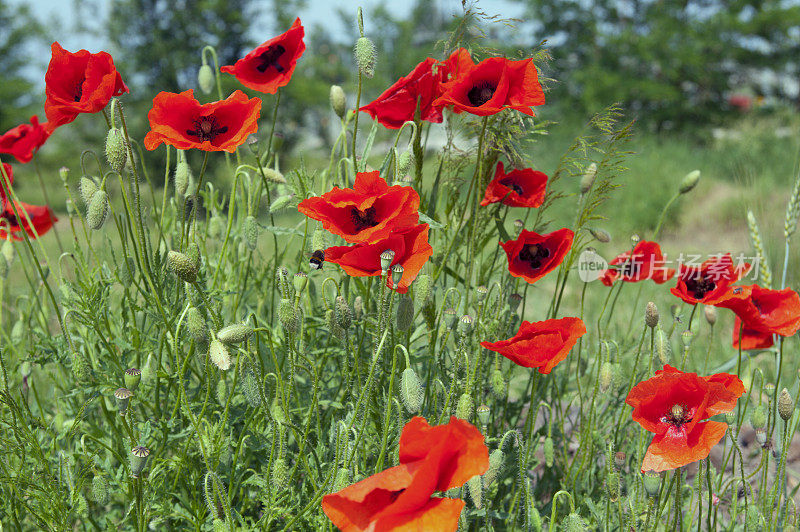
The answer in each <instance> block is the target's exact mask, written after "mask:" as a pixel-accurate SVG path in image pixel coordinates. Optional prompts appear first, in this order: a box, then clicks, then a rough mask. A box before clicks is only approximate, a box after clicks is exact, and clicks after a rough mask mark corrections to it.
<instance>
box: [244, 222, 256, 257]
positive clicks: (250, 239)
mask: <svg viewBox="0 0 800 532" xmlns="http://www.w3.org/2000/svg"><path fill="white" fill-rule="evenodd" d="M242 233H243V234H244V242H245V244H247V247H249V248H250V249H251V250H255V249H256V246H258V222H257V221H256V219H255V217H254V216H248V217H247V218H245V219H244V222H243V223H242Z"/></svg>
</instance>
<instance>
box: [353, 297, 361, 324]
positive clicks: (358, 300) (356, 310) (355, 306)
mask: <svg viewBox="0 0 800 532" xmlns="http://www.w3.org/2000/svg"><path fill="white" fill-rule="evenodd" d="M353 313H354V314H355V318H356V319H357V320H361V319H362V318H363V317H364V298H362V297H361V296H356V298H355V300H354V301H353Z"/></svg>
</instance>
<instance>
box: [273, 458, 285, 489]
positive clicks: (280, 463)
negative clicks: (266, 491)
mask: <svg viewBox="0 0 800 532" xmlns="http://www.w3.org/2000/svg"><path fill="white" fill-rule="evenodd" d="M269 480H270V483H271V484H272V485H273V486H275V487H276V488H277V489H278V490H282V489H286V488H287V487H288V486H289V466H288V465H287V464H286V460H284V459H283V458H277V459H276V460H275V461H274V462H273V463H272V474H271V475H270V479H269Z"/></svg>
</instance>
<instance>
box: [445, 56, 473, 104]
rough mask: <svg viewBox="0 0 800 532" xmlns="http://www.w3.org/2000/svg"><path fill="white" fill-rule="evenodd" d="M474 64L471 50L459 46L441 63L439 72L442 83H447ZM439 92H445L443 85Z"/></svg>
mask: <svg viewBox="0 0 800 532" xmlns="http://www.w3.org/2000/svg"><path fill="white" fill-rule="evenodd" d="M474 66H475V61H473V60H472V56H470V55H469V51H467V49H466V48H459V49H458V50H456V51H455V52H453V53H452V54H450V57H448V58H447V59H445V60H444V61H443V62H441V63H440V64H439V68H438V70H437V72H439V73H441V79H442V83H447V82H448V81H452V80H454V79H456V78H457V77H459V76H460V75H462V74H464V73H465V72H467V71H468V70H469V69H471V68H472V67H474ZM439 92H440V94H443V93H444V87H443V86H440V88H439Z"/></svg>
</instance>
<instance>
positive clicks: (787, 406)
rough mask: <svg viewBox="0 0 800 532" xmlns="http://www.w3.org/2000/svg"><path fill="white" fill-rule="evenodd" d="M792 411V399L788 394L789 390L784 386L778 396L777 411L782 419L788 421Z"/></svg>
mask: <svg viewBox="0 0 800 532" xmlns="http://www.w3.org/2000/svg"><path fill="white" fill-rule="evenodd" d="M793 411H794V401H793V400H792V396H791V395H790V394H789V390H787V389H786V388H784V389H782V390H781V393H780V395H779V396H778V413H779V414H780V415H781V419H782V420H784V421H789V418H790V417H792V412H793Z"/></svg>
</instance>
